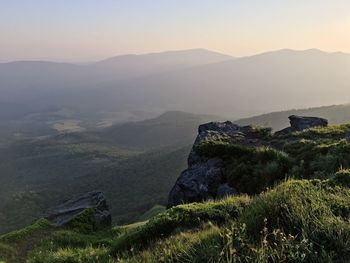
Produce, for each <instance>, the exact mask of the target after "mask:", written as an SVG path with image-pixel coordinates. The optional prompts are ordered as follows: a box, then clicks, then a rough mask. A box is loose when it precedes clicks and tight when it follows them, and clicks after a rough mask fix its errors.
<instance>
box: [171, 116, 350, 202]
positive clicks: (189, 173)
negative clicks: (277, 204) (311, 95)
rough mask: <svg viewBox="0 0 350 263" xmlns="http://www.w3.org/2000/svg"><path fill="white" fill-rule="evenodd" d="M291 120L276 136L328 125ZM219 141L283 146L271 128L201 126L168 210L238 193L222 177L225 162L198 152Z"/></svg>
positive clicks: (221, 124)
mask: <svg viewBox="0 0 350 263" xmlns="http://www.w3.org/2000/svg"><path fill="white" fill-rule="evenodd" d="M289 120H290V124H291V126H290V127H288V128H286V129H284V130H282V131H280V132H277V133H276V134H285V133H289V132H293V131H302V130H304V129H307V128H311V127H324V126H327V125H328V121H327V120H326V119H322V118H317V117H301V116H295V115H293V116H290V117H289ZM271 136H272V137H271ZM271 139H272V140H271ZM218 140H219V141H220V140H225V141H230V142H232V143H234V144H240V145H244V146H246V147H259V146H267V147H273V148H279V147H281V145H278V144H277V143H276V142H274V140H273V135H271V134H270V129H268V128H267V129H266V128H265V129H264V128H262V129H257V128H254V127H252V126H239V125H236V124H234V123H232V122H229V121H227V122H210V123H207V124H203V125H200V126H199V128H198V136H197V138H196V140H195V142H194V145H193V147H192V150H191V152H190V154H189V157H188V168H187V169H186V170H185V171H183V172H182V173H181V175H180V177H179V178H178V180H177V181H176V183H175V185H174V187H173V188H172V190H171V191H170V193H169V198H168V205H167V206H168V207H172V206H175V205H178V204H182V203H190V202H198V201H203V200H207V199H209V198H223V197H225V196H228V195H237V194H238V191H237V190H236V189H235V188H234V186H232V185H230V184H228V182H227V181H226V179H225V177H224V176H223V168H224V162H223V160H221V159H220V158H212V159H209V160H208V159H204V158H202V157H201V156H200V155H199V154H198V153H197V151H196V149H197V146H198V145H199V144H201V143H204V142H206V141H218ZM349 140H350V135H349Z"/></svg>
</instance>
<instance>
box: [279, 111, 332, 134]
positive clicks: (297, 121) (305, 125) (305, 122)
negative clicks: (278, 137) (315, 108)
mask: <svg viewBox="0 0 350 263" xmlns="http://www.w3.org/2000/svg"><path fill="white" fill-rule="evenodd" d="M288 118H289V121H290V127H288V128H285V129H283V130H281V131H278V132H276V134H286V133H290V132H295V131H302V130H305V129H309V128H313V127H326V126H328V120H326V119H323V118H318V117H305V116H296V115H291V116H289V117H288Z"/></svg>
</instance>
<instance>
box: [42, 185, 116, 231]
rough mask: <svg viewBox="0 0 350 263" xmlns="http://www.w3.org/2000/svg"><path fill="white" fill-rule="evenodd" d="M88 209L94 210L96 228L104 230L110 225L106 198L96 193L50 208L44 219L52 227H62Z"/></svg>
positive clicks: (100, 193)
mask: <svg viewBox="0 0 350 263" xmlns="http://www.w3.org/2000/svg"><path fill="white" fill-rule="evenodd" d="M89 208H92V209H94V210H95V221H96V227H97V228H104V227H108V226H110V225H111V223H112V217H111V214H110V212H109V207H108V205H107V200H106V197H105V195H104V194H103V193H102V192H98V191H94V192H89V193H86V194H81V195H78V196H75V197H73V198H72V199H70V200H68V201H65V202H63V203H62V204H61V205H59V206H57V207H55V208H52V209H51V210H50V211H49V212H48V213H47V215H46V216H45V218H46V219H47V220H49V221H50V222H51V223H52V225H54V226H64V225H66V224H68V223H69V222H71V221H72V220H73V219H74V218H76V216H78V215H79V214H81V213H82V212H83V211H85V210H86V209H89Z"/></svg>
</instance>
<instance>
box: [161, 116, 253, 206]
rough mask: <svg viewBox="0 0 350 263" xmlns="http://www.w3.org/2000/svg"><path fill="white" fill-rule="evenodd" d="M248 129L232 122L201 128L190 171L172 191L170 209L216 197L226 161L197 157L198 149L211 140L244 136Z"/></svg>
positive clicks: (178, 181) (182, 174) (180, 178)
mask: <svg viewBox="0 0 350 263" xmlns="http://www.w3.org/2000/svg"><path fill="white" fill-rule="evenodd" d="M248 130H249V128H248V127H241V126H238V125H236V124H234V123H232V122H230V121H226V122H210V123H207V124H203V125H200V126H199V128H198V136H197V138H196V140H195V142H194V145H193V147H192V150H191V152H190V154H189V157H188V169H186V170H185V171H183V172H182V173H181V175H180V177H179V178H178V180H177V181H176V183H175V185H174V187H173V188H172V190H171V191H170V194H169V198H168V205H167V206H168V207H172V206H175V205H178V204H182V203H190V202H199V201H203V200H206V199H208V198H211V197H212V198H216V196H217V193H218V187H219V185H220V184H222V183H223V182H222V180H223V178H222V177H223V176H222V167H223V161H222V160H221V159H219V158H214V159H209V160H204V159H202V158H201V157H200V156H199V155H198V154H197V152H196V147H197V146H198V145H199V144H200V143H203V142H205V141H209V140H217V139H231V138H232V137H234V136H236V135H242V136H244V133H243V132H245V131H248Z"/></svg>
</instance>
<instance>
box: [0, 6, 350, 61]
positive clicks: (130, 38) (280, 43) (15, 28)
mask: <svg viewBox="0 0 350 263" xmlns="http://www.w3.org/2000/svg"><path fill="white" fill-rule="evenodd" d="M0 34H1V35H0V61H9V60H19V59H55V60H69V61H87V60H94V59H100V58H104V57H109V56H113V55H118V54H125V53H147V52H154V51H155V52H157V51H163V50H173V49H190V48H207V49H211V50H216V51H219V52H223V53H228V54H231V55H234V56H243V55H250V54H254V53H259V52H263V51H268V50H274V49H281V48H292V49H308V48H319V49H323V50H326V51H344V52H349V53H350V1H349V0H0Z"/></svg>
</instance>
